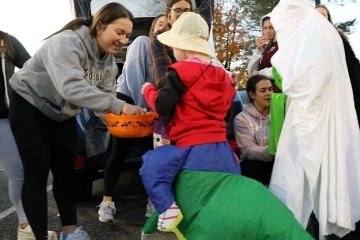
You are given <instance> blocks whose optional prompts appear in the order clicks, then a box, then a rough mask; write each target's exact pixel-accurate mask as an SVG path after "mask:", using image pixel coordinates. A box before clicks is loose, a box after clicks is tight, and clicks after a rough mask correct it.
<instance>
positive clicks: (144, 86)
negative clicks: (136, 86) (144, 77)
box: [141, 82, 151, 95]
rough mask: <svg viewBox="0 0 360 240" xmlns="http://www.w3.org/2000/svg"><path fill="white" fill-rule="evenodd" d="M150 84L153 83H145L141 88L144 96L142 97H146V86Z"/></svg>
mask: <svg viewBox="0 0 360 240" xmlns="http://www.w3.org/2000/svg"><path fill="white" fill-rule="evenodd" d="M149 84H151V83H149V82H146V83H144V84H143V85H142V86H141V94H142V95H144V89H145V88H146V86H147V85H149Z"/></svg>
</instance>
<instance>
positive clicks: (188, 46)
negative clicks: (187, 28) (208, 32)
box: [157, 30, 214, 57]
mask: <svg viewBox="0 0 360 240" xmlns="http://www.w3.org/2000/svg"><path fill="white" fill-rule="evenodd" d="M157 38H158V40H159V41H160V42H161V43H163V44H165V45H167V46H169V47H172V48H179V49H183V50H190V51H195V52H200V53H205V54H207V55H208V56H211V57H214V56H213V51H212V49H211V48H210V43H209V42H208V41H207V40H204V39H201V38H194V37H192V36H186V35H185V36H181V35H175V34H174V33H173V32H172V31H171V30H170V31H167V32H164V33H161V34H159V35H158V36H157Z"/></svg>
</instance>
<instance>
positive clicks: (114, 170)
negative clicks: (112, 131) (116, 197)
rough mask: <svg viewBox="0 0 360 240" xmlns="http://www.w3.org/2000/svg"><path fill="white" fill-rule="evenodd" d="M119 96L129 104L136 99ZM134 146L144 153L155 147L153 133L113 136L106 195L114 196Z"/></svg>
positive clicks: (106, 169) (107, 166)
mask: <svg viewBox="0 0 360 240" xmlns="http://www.w3.org/2000/svg"><path fill="white" fill-rule="evenodd" d="M117 97H118V98H119V99H122V100H124V101H126V102H127V103H129V104H134V101H133V100H132V99H131V98H130V97H128V96H126V95H124V94H121V93H117ZM134 146H138V147H140V149H141V151H142V153H139V154H143V153H145V152H146V151H148V150H151V149H153V140H152V135H151V136H148V137H143V138H117V137H113V139H112V146H111V154H110V156H109V159H108V160H107V162H106V166H105V170H104V195H105V196H109V197H112V196H113V194H114V190H115V187H116V185H117V182H118V181H119V178H120V175H121V172H122V171H123V170H124V163H125V160H126V159H127V158H128V157H129V153H130V149H131V148H132V147H134Z"/></svg>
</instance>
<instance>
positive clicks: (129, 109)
mask: <svg viewBox="0 0 360 240" xmlns="http://www.w3.org/2000/svg"><path fill="white" fill-rule="evenodd" d="M121 113H123V114H128V115H145V114H146V113H147V110H146V109H144V108H141V107H138V106H135V105H131V104H128V103H124V106H123V108H122V110H121Z"/></svg>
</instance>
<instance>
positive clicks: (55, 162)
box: [9, 93, 77, 239]
mask: <svg viewBox="0 0 360 240" xmlns="http://www.w3.org/2000/svg"><path fill="white" fill-rule="evenodd" d="M9 119H10V125H11V129H12V132H13V134H14V138H15V141H16V144H17V146H18V149H19V153H20V157H21V161H22V163H23V167H24V185H23V189H22V202H23V207H24V210H25V213H26V217H27V218H28V221H29V224H30V225H31V227H32V229H33V232H34V234H35V237H36V239H44V238H45V236H47V227H48V222H47V217H48V211H47V207H48V206H47V192H46V185H47V180H48V176H49V171H50V170H51V172H52V174H53V194H54V198H55V201H56V203H57V206H58V210H59V213H60V219H61V223H62V225H63V226H67V225H75V224H77V221H76V198H75V190H74V188H73V185H74V184H73V183H74V181H73V171H74V164H75V153H76V144H77V132H76V121H75V118H72V119H70V120H67V121H64V122H56V121H53V120H51V119H49V118H48V117H47V116H45V115H44V114H43V113H41V112H40V111H39V110H38V109H37V108H35V107H34V106H33V105H31V104H30V103H28V102H27V101H26V100H25V99H23V98H22V97H20V96H19V95H18V94H16V93H13V94H12V96H11V106H10V110H9Z"/></svg>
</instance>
